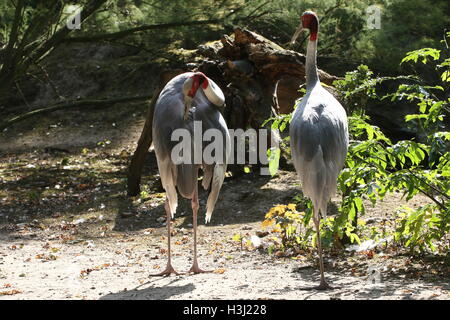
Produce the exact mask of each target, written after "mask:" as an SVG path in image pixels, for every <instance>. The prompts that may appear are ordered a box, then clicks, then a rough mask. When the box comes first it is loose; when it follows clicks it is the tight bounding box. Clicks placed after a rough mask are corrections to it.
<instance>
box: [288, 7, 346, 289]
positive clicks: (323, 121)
mask: <svg viewBox="0 0 450 320" xmlns="http://www.w3.org/2000/svg"><path fill="white" fill-rule="evenodd" d="M301 27H303V28H308V29H309V30H310V33H311V36H310V40H309V41H308V49H307V54H306V72H305V73H306V95H305V96H304V97H303V98H302V99H301V101H300V102H299V103H298V105H297V108H296V110H295V112H294V115H293V117H292V121H291V124H290V129H289V135H290V138H291V150H292V159H293V162H294V166H295V169H296V171H297V173H298V175H299V176H300V180H301V183H302V188H303V193H304V195H306V196H307V197H309V198H310V199H311V201H312V203H313V208H314V215H313V217H314V224H315V227H316V232H317V236H318V237H317V239H318V240H317V243H318V250H319V259H320V271H321V281H320V286H319V287H318V288H319V289H326V288H329V286H328V284H327V283H326V282H325V277H324V270H323V258H322V248H321V241H320V233H319V232H320V231H319V224H320V214H322V216H323V217H325V216H326V212H327V203H328V201H329V200H330V198H331V196H332V195H334V194H335V193H336V183H337V181H336V180H337V178H338V175H339V172H340V170H341V169H342V168H343V166H344V163H345V157H346V155H347V149H348V125H347V115H346V112H345V110H344V108H343V107H342V106H341V104H340V103H339V102H338V101H337V100H336V99H335V98H334V97H333V95H331V94H330V93H329V92H328V91H327V90H325V89H324V88H323V87H322V85H321V84H320V81H319V77H318V75H317V65H316V51H317V33H318V27H319V21H318V18H317V15H316V14H315V13H313V12H311V11H306V12H305V13H304V14H303V15H302V23H301ZM301 27H300V28H299V29H298V30H297V31H296V32H295V34H294V37H293V41H295V38H296V37H297V36H298V35H299V33H300V30H301Z"/></svg>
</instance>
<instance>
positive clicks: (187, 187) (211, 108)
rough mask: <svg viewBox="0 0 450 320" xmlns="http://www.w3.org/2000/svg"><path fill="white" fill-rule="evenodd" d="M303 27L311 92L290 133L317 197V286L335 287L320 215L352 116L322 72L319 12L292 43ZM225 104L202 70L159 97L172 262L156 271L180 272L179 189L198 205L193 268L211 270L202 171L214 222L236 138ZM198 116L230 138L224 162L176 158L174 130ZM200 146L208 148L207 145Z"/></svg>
mask: <svg viewBox="0 0 450 320" xmlns="http://www.w3.org/2000/svg"><path fill="white" fill-rule="evenodd" d="M303 28H305V29H309V32H310V38H309V41H308V48H307V54H306V66H305V68H306V73H305V74H306V95H305V96H304V97H303V99H302V100H301V101H300V103H299V104H298V107H297V108H296V110H295V112H294V115H293V117H292V121H291V124H290V130H289V134H290V137H291V150H292V159H293V163H294V166H295V169H296V171H297V173H298V175H299V177H300V180H301V183H302V186H303V193H304V194H305V195H306V196H308V197H309V198H310V199H311V200H312V203H313V207H314V214H313V220H314V224H315V229H316V232H317V239H318V241H317V247H318V252H319V265H320V285H319V286H318V287H317V288H318V289H328V288H330V286H329V285H328V284H327V282H326V281H325V276H324V266H323V257H322V247H321V241H320V229H319V224H320V217H321V215H320V214H322V215H323V216H325V215H326V211H327V203H328V201H329V199H330V197H331V196H332V195H333V194H334V193H335V192H336V180H337V177H338V174H339V172H340V170H341V169H342V168H343V166H344V162H345V157H346V154H347V148H348V128H347V115H346V113H345V110H344V108H343V107H342V106H341V104H340V103H339V102H338V101H337V100H336V99H335V98H334V97H333V96H332V95H331V94H330V93H329V92H328V91H326V90H325V89H324V88H323V87H322V86H321V84H320V81H319V77H318V75H317V62H316V54H317V35H318V31H319V19H318V17H317V15H316V14H315V13H314V12H311V11H306V12H305V13H303V15H302V16H301V23H300V26H299V28H298V29H297V30H296V32H295V34H294V36H293V38H292V42H295V40H296V38H297V37H298V35H299V34H300V32H301V30H302V29H303ZM200 88H201V90H199V89H200ZM224 103H225V98H224V95H223V93H222V91H221V90H220V88H219V87H218V86H217V85H216V84H215V83H214V82H213V81H212V80H211V79H209V78H208V77H207V76H206V75H204V74H203V73H201V72H195V73H194V72H187V73H183V74H181V75H178V76H176V77H175V78H173V79H172V80H171V81H169V82H168V83H167V85H166V86H165V87H164V89H163V90H162V91H161V93H160V95H159V97H158V100H157V102H156V105H155V111H154V112H155V113H154V117H153V132H152V134H153V141H154V149H155V153H156V159H157V162H158V169H159V172H160V176H161V182H162V185H163V188H164V189H165V191H166V201H165V211H166V215H167V224H166V225H167V233H168V262H167V267H166V269H165V270H164V271H162V272H161V273H159V274H156V275H155V276H162V275H170V274H172V273H174V274H178V273H177V272H176V271H175V270H174V268H173V267H172V264H171V250H170V220H171V218H173V215H174V213H175V211H176V208H177V189H178V192H179V193H180V194H181V195H182V196H183V197H185V198H187V199H191V204H192V211H193V229H194V260H193V265H192V267H191V268H190V270H189V272H193V273H202V272H207V271H204V270H202V269H200V267H199V265H198V261H197V212H198V208H199V201H198V183H197V180H198V170H199V169H200V168H202V170H203V172H204V177H203V183H202V185H203V187H204V188H205V189H208V188H211V192H210V193H209V196H208V201H207V212H206V222H208V221H209V219H210V218H211V214H212V212H213V210H214V206H215V204H216V201H217V197H218V194H219V191H220V188H221V186H222V183H223V180H224V176H225V171H226V167H227V163H226V159H227V152H228V151H229V141H230V137H229V134H228V128H227V125H226V123H225V120H224V118H223V117H222V115H221V113H220V110H219V109H218V107H221V106H223V105H224ZM194 121H202V126H203V129H204V130H208V129H211V128H212V129H217V130H219V131H220V132H221V134H222V135H223V137H224V140H223V141H225V143H224V144H223V154H224V157H223V159H222V160H223V161H217V163H213V164H207V163H205V162H203V163H201V164H194V163H193V162H191V163H181V164H175V163H174V161H173V159H172V157H171V151H172V149H173V147H174V142H173V141H172V140H171V134H172V132H173V131H174V130H176V129H185V130H188V131H189V132H191V133H193V130H194V128H193V127H194ZM197 147H199V148H200V150H202V148H204V147H205V146H204V145H202V146H197ZM194 148H195V147H194ZM197 150H198V149H197ZM194 152H195V150H194Z"/></svg>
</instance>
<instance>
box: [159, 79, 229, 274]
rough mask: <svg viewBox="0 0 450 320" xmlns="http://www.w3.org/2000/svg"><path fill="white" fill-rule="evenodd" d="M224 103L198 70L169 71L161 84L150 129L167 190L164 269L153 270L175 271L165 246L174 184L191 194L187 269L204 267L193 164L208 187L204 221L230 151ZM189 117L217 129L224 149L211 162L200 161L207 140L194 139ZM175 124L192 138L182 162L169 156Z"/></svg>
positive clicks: (196, 270) (174, 202)
mask: <svg viewBox="0 0 450 320" xmlns="http://www.w3.org/2000/svg"><path fill="white" fill-rule="evenodd" d="M224 104H225V97H224V95H223V92H222V90H220V88H219V87H218V86H217V84H215V83H214V81H212V80H211V79H209V78H208V77H207V76H206V75H204V74H203V73H201V72H195V73H194V72H186V73H183V74H180V75H178V76H176V77H174V78H173V79H172V80H170V81H169V82H168V83H167V84H166V86H165V87H164V88H163V90H162V91H161V93H160V95H159V97H158V100H157V101H156V105H155V110H154V116H153V128H152V134H153V143H154V149H155V153H156V159H157V163H158V170H159V173H160V176H161V182H162V186H163V188H164V190H165V191H166V201H165V205H164V207H165V211H166V215H167V220H166V221H167V238H168V250H167V251H168V261H167V267H166V269H165V270H164V271H162V272H161V273H159V274H155V276H162V275H165V276H168V275H170V274H172V273H174V274H178V273H177V272H176V271H175V270H174V268H173V267H172V264H171V251H170V220H171V218H173V216H174V214H175V211H176V209H177V204H178V200H177V189H178V192H179V193H180V194H181V195H182V196H183V197H184V198H187V199H191V205H192V212H193V228H194V261H193V265H192V267H191V268H190V270H189V272H193V273H201V272H207V271H204V270H202V269H200V268H199V266H198V262H197V211H198V208H199V201H198V170H199V169H200V168H202V169H203V172H204V175H203V182H202V185H203V187H204V188H205V189H208V188H209V187H210V188H211V191H210V193H209V196H208V200H207V204H206V219H205V220H206V221H205V222H206V223H208V222H209V221H210V219H211V215H212V212H213V210H214V206H215V204H216V201H217V197H218V195H219V191H220V188H221V187H222V183H223V180H224V178H225V171H226V167H227V158H228V155H229V151H230V136H229V132H228V128H227V125H226V123H225V120H224V118H223V117H222V115H221V113H220V110H219V108H220V107H223V106H224ZM194 121H200V122H201V124H202V129H203V132H205V131H206V130H208V129H216V130H218V131H219V132H220V134H221V135H222V138H223V140H222V141H223V142H224V143H222V144H221V147H222V148H223V149H222V150H221V151H223V152H222V153H220V154H222V155H223V157H222V158H220V159H218V161H216V162H215V163H206V162H205V161H204V159H203V151H204V149H205V146H206V145H205V142H203V139H200V142H199V140H198V139H194V127H195V124H194ZM177 129H185V130H187V131H188V132H189V139H190V140H191V144H190V145H191V151H192V153H193V154H191V158H190V161H187V162H184V163H178V161H174V159H173V158H172V150H173V148H174V146H175V145H176V144H177V142H176V141H172V133H173V132H174V131H175V130H177ZM203 132H201V133H202V135H203ZM185 151H186V150H185ZM185 151H183V152H185ZM188 151H189V150H188ZM195 153H197V154H195ZM199 154H201V160H200V163H195V162H196V161H194V159H193V158H195V157H198V156H199ZM218 154H219V153H218ZM192 156H193V157H192ZM219 157H220V156H219ZM219 157H218V158H219Z"/></svg>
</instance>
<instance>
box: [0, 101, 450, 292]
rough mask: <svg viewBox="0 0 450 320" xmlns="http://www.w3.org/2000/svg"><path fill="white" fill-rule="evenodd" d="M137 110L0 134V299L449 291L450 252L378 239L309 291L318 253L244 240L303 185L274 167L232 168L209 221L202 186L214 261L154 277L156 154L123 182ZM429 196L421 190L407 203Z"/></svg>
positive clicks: (347, 255) (386, 215)
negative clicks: (324, 285) (438, 253)
mask: <svg viewBox="0 0 450 320" xmlns="http://www.w3.org/2000/svg"><path fill="white" fill-rule="evenodd" d="M133 108H134V109H133ZM72 112H74V113H75V112H76V111H72ZM110 112H115V116H114V117H113V116H109V115H108V114H110ZM144 113H145V107H144V106H140V105H136V106H134V107H132V108H131V109H130V108H127V109H125V108H122V106H117V107H114V108H112V110H111V109H108V112H106V113H105V112H104V111H90V112H87V113H83V117H82V119H79V121H78V122H77V121H74V122H68V121H65V120H64V119H69V118H76V117H74V114H72V115H71V114H69V115H68V114H65V115H64V116H63V115H62V114H60V113H55V114H53V115H51V116H49V117H47V118H46V119H45V120H43V121H42V122H41V123H39V124H36V123H34V122H33V120H30V121H29V122H27V123H26V125H23V126H21V131H19V130H18V129H17V128H12V129H10V130H8V131H6V132H3V133H1V136H0V139H1V143H0V152H1V154H0V182H1V183H0V185H1V187H0V201H1V206H0V299H2V300H3V299H449V298H450V281H449V280H450V270H449V264H448V258H447V259H446V258H445V257H444V258H442V257H435V256H432V255H429V256H421V257H411V256H409V255H408V254H406V253H404V252H402V251H396V250H394V249H391V248H390V249H386V248H384V247H383V246H379V247H376V248H373V250H370V252H371V253H370V254H369V253H368V251H361V252H355V251H346V250H343V251H342V252H340V253H339V254H336V253H333V252H330V251H327V252H326V253H325V268H326V275H327V277H328V279H329V282H330V283H331V284H332V285H333V286H335V289H334V290H330V291H315V290H305V289H307V288H310V287H311V286H313V285H316V284H317V283H318V279H319V272H318V266H317V264H316V262H315V261H316V255H315V251H314V250H305V251H304V252H295V253H293V252H287V253H282V252H274V253H272V254H269V253H268V250H267V246H268V244H269V242H270V241H271V238H272V235H271V234H268V235H265V236H264V237H261V238H259V237H258V238H259V239H260V241H261V244H260V245H259V244H258V245H257V246H258V247H259V248H256V247H255V245H252V244H249V243H248V242H246V241H247V240H248V239H251V238H252V236H254V237H255V236H256V234H257V233H258V234H259V235H261V233H259V232H262V231H264V230H265V229H264V228H263V227H262V225H261V222H262V221H263V220H264V215H265V213H266V212H267V211H268V210H269V209H270V208H271V207H273V206H274V205H277V204H287V203H290V202H292V199H293V198H294V196H296V195H298V194H299V192H300V191H299V190H300V188H299V184H298V181H297V178H296V175H295V172H293V171H292V170H282V171H280V173H279V174H278V175H277V176H275V177H273V178H269V177H264V176H259V175H257V174H254V173H248V174H243V175H242V176H240V177H235V178H232V177H230V178H227V179H226V180H225V183H224V186H223V188H222V190H221V193H220V196H219V201H218V204H217V206H216V210H215V212H214V214H213V217H212V220H211V223H210V224H208V225H205V224H204V206H205V201H206V197H207V193H206V192H205V191H202V192H201V194H200V205H201V210H200V217H199V225H200V226H199V262H200V266H201V267H203V268H204V269H207V270H212V271H213V272H212V273H206V274H199V275H187V274H183V275H179V276H171V277H162V278H161V277H149V276H150V275H151V274H154V273H158V272H160V271H161V270H162V269H163V268H164V267H165V264H166V248H167V244H166V243H167V238H166V237H167V235H166V227H165V219H164V216H165V214H164V207H163V202H164V193H163V190H162V189H161V186H160V184H159V180H158V172H157V168H156V162H155V159H154V155H153V154H152V153H150V154H149V157H148V160H147V164H146V167H145V168H144V175H143V181H142V182H143V183H142V191H143V192H142V193H141V195H140V196H139V197H134V198H129V197H127V196H126V192H125V190H126V168H127V164H128V161H129V157H130V155H131V153H132V152H133V151H134V148H135V144H136V141H137V139H138V137H139V134H140V130H141V128H142V125H143V121H144V120H143V114H144ZM117 114H119V115H121V114H122V115H123V121H122V120H121V122H120V123H118V122H117V120H115V119H118V117H117ZM125 115H126V116H125ZM99 119H102V120H99ZM337 201H339V198H338V197H337V196H336V197H335V198H334V199H333V202H334V203H336V202H337ZM426 201H427V199H426V198H424V197H421V196H417V197H415V198H414V199H412V200H411V201H409V202H408V205H409V206H411V207H414V206H416V205H419V204H422V203H424V202H426ZM179 203H180V204H179V208H178V211H177V214H176V217H175V220H174V222H173V237H172V249H173V265H174V267H175V269H176V270H177V271H180V272H183V271H186V270H188V269H189V267H190V264H191V263H192V213H191V210H190V202H189V201H188V200H186V199H180V200H179ZM404 203H406V202H405V201H404V200H403V199H401V196H400V195H399V194H393V195H389V196H388V197H387V198H386V199H385V201H383V202H380V203H378V204H377V205H376V206H375V207H371V206H370V205H369V206H368V207H367V213H366V215H364V216H363V217H361V219H363V220H364V221H366V223H368V224H373V225H378V224H379V223H380V222H381V221H391V220H393V219H394V213H395V211H396V209H397V208H398V207H399V206H400V205H401V204H404ZM202 209H203V210H202ZM333 210H335V206H334V207H333V205H331V206H330V213H331V214H332V213H333ZM236 235H239V237H240V238H244V241H237V240H236ZM254 237H253V238H254Z"/></svg>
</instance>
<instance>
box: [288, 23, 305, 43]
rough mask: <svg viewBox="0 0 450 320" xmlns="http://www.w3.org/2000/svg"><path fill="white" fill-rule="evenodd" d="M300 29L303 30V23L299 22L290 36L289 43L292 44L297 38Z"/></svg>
mask: <svg viewBox="0 0 450 320" xmlns="http://www.w3.org/2000/svg"><path fill="white" fill-rule="evenodd" d="M302 30H303V24H302V23H300V25H299V26H298V28H297V30H295V33H294V35H293V36H292V39H291V45H293V44H294V43H295V40H297V38H298V36H299V35H300V33H301V32H302Z"/></svg>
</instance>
